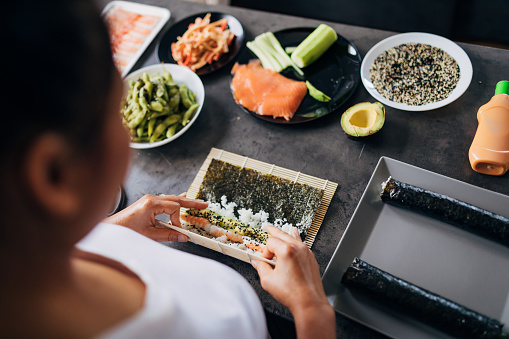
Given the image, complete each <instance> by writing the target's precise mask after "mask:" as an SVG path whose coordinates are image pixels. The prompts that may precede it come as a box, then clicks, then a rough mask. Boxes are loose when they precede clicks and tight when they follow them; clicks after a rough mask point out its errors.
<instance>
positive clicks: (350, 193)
mask: <svg viewBox="0 0 509 339" xmlns="http://www.w3.org/2000/svg"><path fill="white" fill-rule="evenodd" d="M98 2H99V5H100V6H104V5H106V4H107V3H108V1H107V0H99V1H98ZM139 2H143V3H147V4H151V5H156V6H160V7H166V8H168V9H169V10H170V11H171V18H170V20H169V22H168V23H167V25H166V26H165V28H163V30H162V32H161V33H160V34H159V35H158V36H157V37H156V39H155V40H154V42H153V43H152V44H151V45H150V46H149V47H148V49H147V50H146V52H145V53H144V54H143V55H142V57H141V58H140V60H139V61H138V62H137V64H136V65H135V67H134V68H133V70H136V69H138V68H141V67H144V66H148V65H152V64H156V63H158V59H157V56H156V52H157V51H156V45H157V41H158V39H159V38H160V37H161V36H162V34H163V33H164V31H165V30H166V29H168V28H169V27H171V25H173V24H174V23H176V22H178V21H179V20H181V19H183V18H185V17H188V16H190V15H193V14H197V13H202V12H206V11H219V12H225V13H229V14H232V15H234V16H235V17H236V18H237V19H238V20H239V21H240V22H241V23H242V25H243V27H244V31H245V35H246V41H249V40H251V39H252V38H254V37H255V36H256V35H258V34H260V33H263V32H266V31H277V30H281V29H285V28H291V27H302V26H307V27H313V26H317V25H318V24H320V23H321V22H320V21H317V20H311V19H306V18H299V17H292V16H285V15H280V14H272V13H266V12H260V11H253V10H246V9H241V8H236V7H229V6H208V5H204V4H198V3H193V2H185V1H178V0H143V1H139ZM328 24H329V25H330V26H332V27H333V28H334V29H335V30H336V31H337V32H338V33H339V34H340V35H342V36H343V37H345V38H346V39H348V40H349V41H350V42H352V43H353V44H354V45H355V46H356V47H357V49H358V51H359V52H360V54H361V57H364V56H365V55H366V53H367V52H368V51H369V49H370V48H371V47H373V46H374V45H375V44H376V43H377V42H379V41H380V40H383V39H384V38H387V37H389V36H391V35H393V34H394V33H393V32H388V31H381V30H375V29H368V28H363V27H356V26H349V25H343V24H339V23H328ZM459 45H460V46H461V47H462V48H463V49H464V50H465V52H466V53H467V54H468V56H469V58H470V60H471V62H472V65H473V70H474V72H473V78H472V82H471V83H470V86H469V87H468V89H467V91H466V92H465V93H464V94H463V95H462V96H461V97H460V98H459V99H457V100H456V101H454V102H453V103H451V104H449V105H447V106H445V107H442V108H439V109H435V110H432V111H426V112H406V111H401V110H397V109H393V108H391V107H386V121H385V125H384V127H383V128H382V130H381V131H380V132H379V133H377V134H375V135H373V136H371V137H369V138H359V139H355V140H354V139H351V138H349V137H347V136H346V135H345V134H344V133H343V131H342V129H341V126H340V117H341V114H342V113H343V112H344V110H346V109H347V108H348V107H350V106H352V105H354V104H356V103H359V102H366V101H369V102H373V101H375V100H374V99H373V98H372V97H371V96H370V95H369V94H368V92H367V91H366V90H365V88H364V87H363V86H362V84H359V86H357V88H356V90H355V92H354V93H353V95H352V96H351V97H350V98H349V100H348V101H347V102H346V103H345V104H343V105H342V106H341V107H340V108H339V109H338V110H337V111H335V112H333V113H331V114H329V115H326V116H324V117H322V118H319V119H317V120H314V121H311V122H308V123H304V124H297V125H280V124H273V123H269V122H266V121H262V120H260V119H257V118H255V117H252V116H250V115H248V114H247V113H246V112H244V111H243V110H242V109H241V108H240V107H238V106H237V105H236V104H235V102H234V100H233V97H232V95H231V92H230V87H229V85H230V79H231V77H230V69H231V65H228V66H226V67H224V68H222V69H220V70H218V71H216V72H214V73H212V74H209V75H206V76H203V77H202V80H203V83H204V86H205V93H206V96H205V103H204V107H203V110H202V112H201V114H200V116H199V118H198V119H197V120H196V122H195V123H194V124H193V125H192V126H191V128H190V129H189V130H188V131H187V132H186V133H185V134H183V135H182V136H181V137H179V138H178V139H176V140H174V141H172V142H171V143H169V144H166V145H164V146H162V147H158V148H154V149H148V150H133V158H132V164H131V168H130V172H129V174H128V177H127V179H126V181H125V186H124V187H125V191H126V193H127V200H128V203H129V204H130V203H133V202H134V201H136V200H137V199H139V198H140V197H142V196H143V195H144V194H147V193H150V194H157V193H162V194H179V193H181V192H185V191H187V189H188V188H189V186H190V185H191V183H192V181H193V179H194V177H195V175H196V174H197V172H198V170H199V168H200V166H201V165H202V163H203V161H204V160H205V158H206V157H207V155H208V153H209V152H210V149H211V148H212V147H216V148H219V149H224V150H226V151H229V152H233V153H236V154H240V155H243V156H247V157H250V158H253V159H256V160H260V161H263V162H267V163H270V164H276V165H277V166H280V167H284V168H288V169H291V170H294V171H300V172H302V173H305V174H309V175H312V176H315V177H319V178H323V179H328V180H330V181H334V182H336V183H338V184H339V186H338V189H337V191H336V193H335V194H334V197H333V199H332V202H331V205H330V207H329V209H328V211H327V214H326V216H325V219H324V220H323V224H322V227H321V228H320V231H319V232H318V235H317V237H316V240H315V242H314V245H313V247H312V251H313V253H314V254H315V256H316V259H317V261H318V264H319V266H320V271H321V273H322V274H323V272H324V270H325V268H326V266H327V264H328V263H329V261H330V259H331V257H332V255H333V253H334V250H335V249H336V246H337V245H338V242H339V241H340V239H341V236H342V235H343V233H344V231H345V229H346V227H347V225H348V222H349V220H350V217H351V216H352V214H353V212H354V210H355V208H356V206H357V204H358V202H359V200H360V198H361V195H362V193H363V191H364V189H365V187H366V185H367V183H368V181H369V179H370V176H371V174H372V173H373V170H374V169H375V166H376V164H377V162H378V160H379V159H380V157H381V156H387V157H390V158H393V159H396V160H400V161H402V162H405V163H408V164H411V165H414V166H417V167H420V168H423V169H426V170H429V171H432V172H435V173H438V174H441V175H445V176H447V177H450V178H454V179H457V180H460V181H463V182H466V183H469V184H472V185H475V186H479V187H482V188H485V189H488V190H492V191H496V192H499V193H502V194H505V195H508V194H509V174H506V175H504V176H502V177H492V176H487V175H482V174H479V173H476V172H474V171H473V170H472V169H471V167H470V164H469V161H468V149H469V147H470V144H471V142H472V139H473V137H474V134H475V131H476V129H477V120H476V113H477V110H478V108H479V107H480V106H481V105H483V104H484V103H486V102H488V101H489V100H490V99H491V97H492V95H493V93H494V89H495V85H496V83H497V82H498V81H499V80H504V79H509V67H508V65H507V60H508V59H509V51H507V50H502V49H496V48H490V47H483V46H478V45H471V44H465V43H459ZM165 244H166V245H168V246H171V247H174V248H177V249H179V250H182V251H186V252H189V253H193V254H196V255H200V256H203V257H207V258H211V259H213V260H216V261H219V262H221V263H223V264H225V265H227V266H230V267H231V268H233V269H235V270H236V271H238V272H239V273H240V274H242V275H243V276H244V277H245V278H246V279H247V280H248V281H249V282H250V283H251V285H252V286H253V288H254V289H255V290H256V292H257V293H258V295H259V297H260V299H261V301H262V303H263V305H264V307H265V308H267V309H268V310H269V311H272V312H274V313H276V314H280V315H282V316H284V317H291V314H290V312H289V311H288V309H286V308H285V307H284V306H282V305H281V304H279V303H278V302H277V301H275V300H274V299H273V298H272V297H271V296H270V295H269V294H268V293H266V292H265V291H263V290H262V288H261V286H260V283H259V279H258V275H257V273H256V271H255V270H254V269H253V268H252V267H251V265H249V264H247V263H244V262H242V261H239V260H236V259H233V258H231V257H228V256H225V255H222V254H221V253H218V252H215V251H212V250H209V249H206V248H203V247H199V246H196V245H194V244H192V243H165ZM336 322H337V333H338V336H339V335H341V336H344V337H348V338H363V337H366V338H368V337H369V338H376V337H381V336H382V335H381V334H378V333H377V332H374V331H373V330H371V329H369V328H367V327H364V326H363V325H360V324H357V323H356V322H354V321H352V320H350V319H348V318H346V317H344V316H342V315H341V314H337V321H336Z"/></svg>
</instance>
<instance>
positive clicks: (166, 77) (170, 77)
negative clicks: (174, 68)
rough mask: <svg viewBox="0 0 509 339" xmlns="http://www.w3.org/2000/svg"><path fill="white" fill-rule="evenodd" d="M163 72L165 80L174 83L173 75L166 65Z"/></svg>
mask: <svg viewBox="0 0 509 339" xmlns="http://www.w3.org/2000/svg"><path fill="white" fill-rule="evenodd" d="M163 72H164V73H163V78H164V80H166V82H169V83H173V77H172V76H171V74H170V72H168V71H167V70H166V69H165V68H164V67H163Z"/></svg>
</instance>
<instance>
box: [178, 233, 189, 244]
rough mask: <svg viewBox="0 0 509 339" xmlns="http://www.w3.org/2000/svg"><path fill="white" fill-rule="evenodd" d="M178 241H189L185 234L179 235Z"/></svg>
mask: <svg viewBox="0 0 509 339" xmlns="http://www.w3.org/2000/svg"><path fill="white" fill-rule="evenodd" d="M177 240H178V242H187V237H186V236H185V235H181V234H179V236H178V237H177Z"/></svg>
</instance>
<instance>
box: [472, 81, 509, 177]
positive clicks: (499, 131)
mask: <svg viewBox="0 0 509 339" xmlns="http://www.w3.org/2000/svg"><path fill="white" fill-rule="evenodd" d="M477 120H478V121H479V127H477V132H476V133H475V137H474V141H473V142H472V146H470V150H469V152H468V158H469V159H470V164H471V165H472V169H473V170H474V171H477V172H479V173H483V174H489V175H503V174H505V173H506V172H507V170H508V169H509V81H500V82H499V83H498V84H497V87H496V89H495V95H494V96H493V97H492V98H491V100H490V101H489V102H488V103H487V104H485V105H483V106H481V108H479V111H478V112H477Z"/></svg>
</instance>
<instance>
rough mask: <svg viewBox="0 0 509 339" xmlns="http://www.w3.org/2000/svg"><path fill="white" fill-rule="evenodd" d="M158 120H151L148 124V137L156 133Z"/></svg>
mask: <svg viewBox="0 0 509 339" xmlns="http://www.w3.org/2000/svg"><path fill="white" fill-rule="evenodd" d="M156 122H157V119H154V118H151V119H150V120H149V122H148V136H149V137H151V136H152V133H153V132H154V127H155V125H156Z"/></svg>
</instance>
